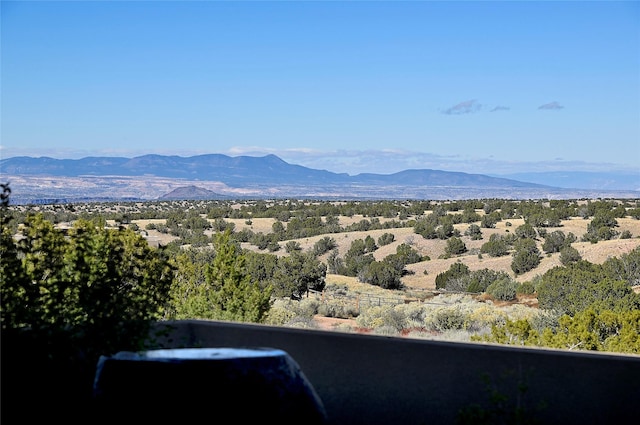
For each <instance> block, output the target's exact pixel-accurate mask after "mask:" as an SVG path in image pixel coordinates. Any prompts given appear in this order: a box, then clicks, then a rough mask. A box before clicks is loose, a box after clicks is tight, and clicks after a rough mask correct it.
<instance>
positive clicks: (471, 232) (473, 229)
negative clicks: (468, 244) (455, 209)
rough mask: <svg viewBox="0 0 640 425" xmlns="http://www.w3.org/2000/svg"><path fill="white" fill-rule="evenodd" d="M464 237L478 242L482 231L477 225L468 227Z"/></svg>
mask: <svg viewBox="0 0 640 425" xmlns="http://www.w3.org/2000/svg"><path fill="white" fill-rule="evenodd" d="M464 234H465V236H469V237H470V238H471V240H474V241H478V240H481V239H482V230H481V229H480V226H478V225H477V224H475V223H474V224H471V225H469V228H468V229H467V230H466V231H465V232H464Z"/></svg>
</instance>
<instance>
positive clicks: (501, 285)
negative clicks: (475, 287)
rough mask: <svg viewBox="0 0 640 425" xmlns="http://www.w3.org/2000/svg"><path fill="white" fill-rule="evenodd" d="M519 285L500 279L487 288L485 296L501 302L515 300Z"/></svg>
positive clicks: (509, 280)
mask: <svg viewBox="0 0 640 425" xmlns="http://www.w3.org/2000/svg"><path fill="white" fill-rule="evenodd" d="M519 285H520V284H519V283H518V282H516V281H515V280H513V279H500V280H497V281H495V282H493V283H492V284H491V285H489V287H487V294H489V295H491V296H492V297H493V298H495V299H497V300H501V301H511V300H514V299H515V298H516V293H517V290H518V287H519Z"/></svg>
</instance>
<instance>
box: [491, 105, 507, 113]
mask: <svg viewBox="0 0 640 425" xmlns="http://www.w3.org/2000/svg"><path fill="white" fill-rule="evenodd" d="M510 109H511V108H509V107H508V106H500V105H498V106H496V107H495V108H493V109H492V110H491V111H489V112H498V111H508V110H510Z"/></svg>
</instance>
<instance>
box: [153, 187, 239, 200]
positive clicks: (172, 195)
mask: <svg viewBox="0 0 640 425" xmlns="http://www.w3.org/2000/svg"><path fill="white" fill-rule="evenodd" d="M158 199H161V200H169V199H189V200H195V199H229V196H226V195H221V194H219V193H216V192H214V191H212V190H208V189H204V188H202V187H198V186H193V185H192V186H182V187H178V188H176V189H173V190H172V191H171V192H169V193H166V194H164V195H162V196H161V197H160V198H158Z"/></svg>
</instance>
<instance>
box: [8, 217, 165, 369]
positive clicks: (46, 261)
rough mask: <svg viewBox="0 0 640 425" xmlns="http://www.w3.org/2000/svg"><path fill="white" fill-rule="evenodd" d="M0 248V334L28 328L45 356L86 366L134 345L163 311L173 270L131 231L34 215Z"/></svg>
mask: <svg viewBox="0 0 640 425" xmlns="http://www.w3.org/2000/svg"><path fill="white" fill-rule="evenodd" d="M5 218H6V217H5V216H4V215H3V228H2V240H1V242H2V246H1V248H0V256H1V258H2V262H1V263H0V292H1V298H2V304H1V306H2V308H1V316H2V320H1V322H2V332H3V337H4V336H5V335H6V336H8V335H10V334H13V333H16V332H22V331H28V332H29V333H30V335H31V336H33V337H34V338H36V339H38V340H39V341H40V342H41V343H42V344H43V346H46V347H48V349H49V350H50V351H49V356H50V357H51V358H58V359H60V358H76V359H77V360H79V361H86V362H88V363H89V364H90V365H92V364H93V362H94V361H97V358H98V357H99V356H100V355H103V354H105V355H106V354H112V353H115V352H117V351H120V350H139V349H141V348H142V347H143V345H144V343H145V341H146V340H147V338H148V337H149V330H150V326H151V323H152V322H153V321H155V320H158V319H159V318H161V317H162V314H163V312H164V309H165V306H166V304H167V302H168V299H169V288H170V285H171V282H172V279H173V270H172V267H171V265H170V262H169V259H168V258H167V257H166V255H165V253H164V252H163V251H162V250H160V249H154V248H151V247H150V246H149V244H148V243H147V241H146V240H145V239H144V238H142V237H141V236H140V235H138V234H136V233H135V232H133V231H131V230H128V229H124V228H120V229H117V230H116V229H105V228H104V227H97V226H95V225H94V224H93V223H91V222H88V221H85V220H78V221H77V222H76V223H75V224H74V226H73V227H72V228H71V229H70V230H69V231H68V232H67V233H66V234H64V233H63V232H62V231H61V230H58V229H56V228H55V227H54V226H53V224H52V223H51V222H49V221H47V220H45V219H44V217H43V216H42V215H41V214H35V215H29V216H28V217H27V218H26V221H25V223H24V227H23V229H22V231H21V235H20V237H19V238H18V239H13V237H12V235H11V234H9V232H8V231H7V230H8V229H7V228H5V226H4V224H5V222H6V220H5Z"/></svg>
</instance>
